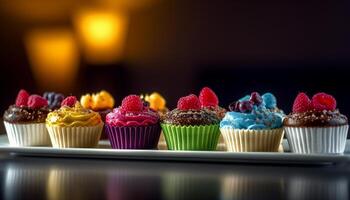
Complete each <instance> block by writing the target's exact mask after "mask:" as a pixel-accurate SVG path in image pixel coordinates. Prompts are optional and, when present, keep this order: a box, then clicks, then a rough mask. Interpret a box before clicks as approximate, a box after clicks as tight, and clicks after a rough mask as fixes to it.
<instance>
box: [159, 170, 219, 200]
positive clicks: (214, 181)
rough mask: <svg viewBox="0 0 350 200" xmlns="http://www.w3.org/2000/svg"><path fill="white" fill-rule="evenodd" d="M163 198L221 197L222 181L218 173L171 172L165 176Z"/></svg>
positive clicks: (175, 199)
mask: <svg viewBox="0 0 350 200" xmlns="http://www.w3.org/2000/svg"><path fill="white" fill-rule="evenodd" d="M163 177H164V178H163V182H162V186H163V199H166V200H180V199H181V200H182V199H202V198H203V197H205V199H219V197H220V182H219V178H218V177H217V176H216V175H205V174H193V173H191V174H190V173H181V172H179V173H177V172H170V173H167V174H165V175H164V176H163Z"/></svg>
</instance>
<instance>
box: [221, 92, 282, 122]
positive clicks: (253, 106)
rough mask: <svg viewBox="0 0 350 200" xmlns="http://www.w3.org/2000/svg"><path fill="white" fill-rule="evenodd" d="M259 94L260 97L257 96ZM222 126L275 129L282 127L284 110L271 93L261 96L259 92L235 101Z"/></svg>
mask: <svg viewBox="0 0 350 200" xmlns="http://www.w3.org/2000/svg"><path fill="white" fill-rule="evenodd" d="M256 96H258V97H256ZM234 104H235V106H233V108H230V110H231V112H227V113H226V115H225V117H224V119H223V120H222V121H221V122H220V128H234V129H275V128H281V127H282V121H283V120H282V119H283V116H284V114H283V111H281V110H279V109H278V108H277V103H276V98H275V96H274V95H272V94H271V93H266V94H264V95H263V96H261V97H260V95H259V94H258V93H256V94H254V95H253V93H252V95H247V96H245V97H243V98H241V99H240V100H239V101H238V102H235V103H234Z"/></svg>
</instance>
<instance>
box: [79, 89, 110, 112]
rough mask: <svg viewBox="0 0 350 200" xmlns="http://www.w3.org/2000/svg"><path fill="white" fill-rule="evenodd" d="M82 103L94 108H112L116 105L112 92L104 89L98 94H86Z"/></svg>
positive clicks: (86, 106)
mask: <svg viewBox="0 0 350 200" xmlns="http://www.w3.org/2000/svg"><path fill="white" fill-rule="evenodd" d="M80 103H81V105H82V106H83V107H84V108H88V109H92V110H96V111H97V110H105V109H112V108H113V106H114V99H113V97H112V95H111V94H110V93H108V92H107V91H105V90H102V91H101V92H99V93H96V94H92V95H90V94H86V95H83V96H81V98H80Z"/></svg>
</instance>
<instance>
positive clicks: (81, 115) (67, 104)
mask: <svg viewBox="0 0 350 200" xmlns="http://www.w3.org/2000/svg"><path fill="white" fill-rule="evenodd" d="M46 127H47V130H48V131H49V135H50V139H51V142H52V145H53V147H56V148H79V147H95V146H96V145H97V144H98V141H99V139H100V136H101V132H102V128H103V122H102V120H101V116H100V114H98V113H97V112H94V111H92V110H90V109H86V108H83V107H82V106H81V105H80V103H79V102H78V101H77V99H76V97H74V96H69V97H67V98H66V99H64V100H63V101H62V105H61V108H60V109H58V110H55V111H53V112H50V113H49V114H48V115H47V118H46Z"/></svg>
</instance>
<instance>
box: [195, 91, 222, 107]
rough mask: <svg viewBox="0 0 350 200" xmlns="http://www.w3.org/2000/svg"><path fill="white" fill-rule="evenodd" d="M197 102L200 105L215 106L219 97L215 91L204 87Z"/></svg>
mask: <svg viewBox="0 0 350 200" xmlns="http://www.w3.org/2000/svg"><path fill="white" fill-rule="evenodd" d="M199 102H200V104H201V106H202V107H216V106H218V105H219V99H218V97H217V96H216V94H215V92H214V91H213V90H212V89H210V88H209V87H204V88H203V89H202V90H201V92H200V93H199Z"/></svg>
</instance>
